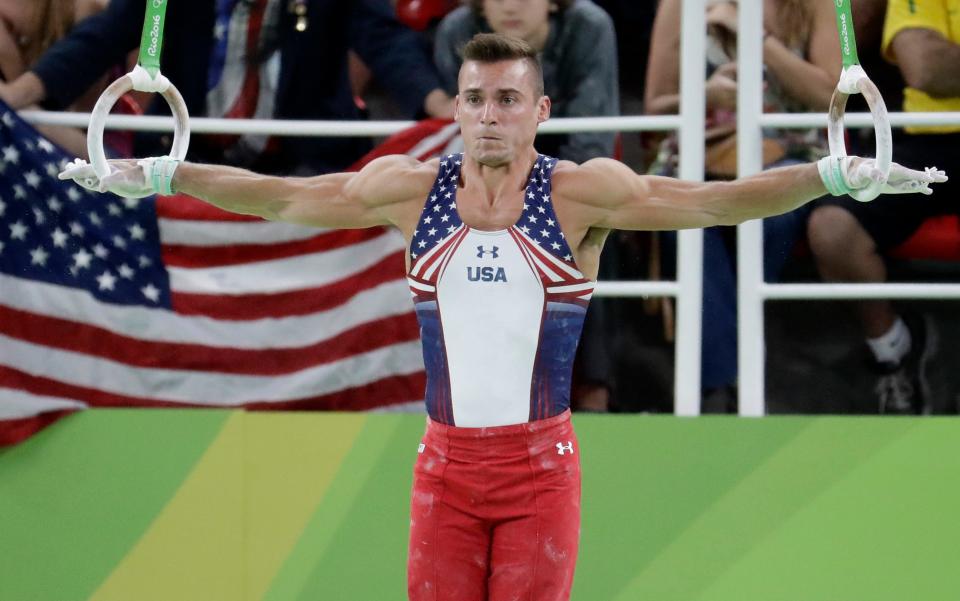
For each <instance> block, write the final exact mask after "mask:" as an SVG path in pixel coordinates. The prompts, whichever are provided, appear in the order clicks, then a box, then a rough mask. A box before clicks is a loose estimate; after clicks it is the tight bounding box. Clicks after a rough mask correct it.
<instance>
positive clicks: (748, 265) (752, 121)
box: [737, 0, 766, 416]
mask: <svg viewBox="0 0 960 601" xmlns="http://www.w3.org/2000/svg"><path fill="white" fill-rule="evenodd" d="M738 15H739V16H738V25H737V30H738V31H739V32H740V33H739V35H738V36H737V61H738V65H737V81H738V82H739V86H738V88H737V165H738V175H739V176H740V177H743V176H746V175H751V174H754V173H758V172H759V171H760V170H761V169H763V154H762V144H763V140H762V136H763V131H762V130H761V129H760V119H759V117H760V114H761V113H763V0H741V1H740V10H739V11H738ZM762 285H763V221H762V220H760V219H755V220H753V221H748V222H747V223H744V224H741V225H740V226H739V227H738V228H737V298H738V303H737V339H738V348H737V359H738V361H737V363H738V366H739V398H738V406H739V413H740V415H744V416H761V415H763V414H764V413H765V405H766V403H765V393H764V369H765V366H766V353H765V349H764V319H763V295H762V292H761V286H762Z"/></svg>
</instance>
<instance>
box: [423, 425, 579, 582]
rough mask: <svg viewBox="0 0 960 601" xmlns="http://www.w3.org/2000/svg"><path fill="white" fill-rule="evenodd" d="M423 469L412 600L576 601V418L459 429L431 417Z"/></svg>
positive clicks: (577, 458)
mask: <svg viewBox="0 0 960 601" xmlns="http://www.w3.org/2000/svg"><path fill="white" fill-rule="evenodd" d="M419 451H420V453H419V455H418V456H417V463H416V466H415V467H414V478H413V498H412V500H411V507H410V550H409V556H408V563H407V586H408V593H409V596H410V600H411V601H508V600H510V601H513V600H518V601H561V600H566V599H569V598H570V587H571V585H572V584H573V569H574V565H575V564H576V561H577V545H578V543H579V540H580V460H579V447H578V445H577V438H576V436H575V435H574V433H573V426H572V424H571V423H570V412H569V411H567V412H564V413H562V414H560V415H558V416H556V417H551V418H548V419H544V420H539V421H536V422H530V423H526V424H517V425H512V426H498V427H491V428H459V427H454V426H446V425H443V424H439V423H437V422H434V421H431V420H429V419H428V420H427V431H426V434H425V435H424V438H423V442H422V444H421V446H420V449H419Z"/></svg>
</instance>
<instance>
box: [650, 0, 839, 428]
mask: <svg viewBox="0 0 960 601" xmlns="http://www.w3.org/2000/svg"><path fill="white" fill-rule="evenodd" d="M680 13H681V1H680V0H663V1H662V2H661V3H660V7H659V10H658V12H657V17H656V20H655V22H654V29H653V36H652V42H651V49H650V62H649V65H648V67H647V86H646V99H645V103H644V104H645V109H646V112H647V113H650V114H676V113H677V111H678V109H679V106H680V65H679V57H680V44H681V39H680ZM707 25H708V44H707V46H708V52H707V61H708V63H709V64H708V73H707V75H708V78H707V81H706V104H707V132H706V144H707V148H706V174H705V175H706V177H707V178H710V179H726V178H733V177H735V176H736V171H737V163H736V154H737V142H736V108H737V107H736V103H737V67H736V62H735V61H736V36H737V3H736V2H732V1H723V0H713V1H708V3H707ZM763 35H764V38H763V64H764V86H765V87H764V110H766V111H767V112H790V111H821V112H822V111H826V110H827V108H828V106H829V104H830V97H831V95H832V93H833V89H834V87H835V84H836V81H837V79H838V78H839V75H840V68H841V61H840V48H839V40H838V37H837V31H836V17H835V13H834V10H833V6H832V4H831V3H830V2H817V1H814V0H781V1H779V2H775V1H774V0H765V2H764V34H763ZM826 153H827V151H826V149H825V144H823V141H822V139H821V135H820V134H818V133H817V132H807V133H802V132H795V131H766V132H764V140H763V165H764V168H771V167H778V166H782V165H787V164H791V163H796V162H805V161H809V160H814V159H816V158H818V157H819V156H822V155H824V154H826ZM676 161H677V143H676V136H670V137H668V138H667V139H666V140H664V143H663V144H662V145H661V149H660V152H659V154H658V159H657V161H656V162H655V164H654V166H653V167H652V169H651V170H652V172H654V173H660V174H669V175H673V174H675V173H676ZM808 211H809V210H808V209H798V210H796V211H793V212H791V213H787V214H784V215H779V216H777V217H772V218H768V219H765V220H764V272H765V277H766V278H767V279H775V278H776V277H777V276H778V275H779V273H780V270H781V269H782V267H783V265H784V263H785V262H786V259H787V258H788V257H789V254H790V252H791V249H792V248H793V246H794V243H795V241H796V240H797V236H798V235H799V234H800V233H801V232H802V229H803V226H804V224H805V222H806V217H807V215H808ZM734 233H735V230H734V229H733V228H723V227H714V228H708V229H706V230H704V267H703V268H704V281H703V345H702V357H701V363H702V369H703V372H702V386H703V403H702V410H703V411H704V412H724V411H732V410H734V408H735V401H736V394H735V386H736V380H737V302H736V262H735V258H734V257H735V244H734V242H733V240H732V237H733V234H734Z"/></svg>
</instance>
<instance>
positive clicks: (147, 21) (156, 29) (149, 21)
mask: <svg viewBox="0 0 960 601" xmlns="http://www.w3.org/2000/svg"><path fill="white" fill-rule="evenodd" d="M146 1H147V10H146V12H145V14H144V16H143V36H142V37H141V39H140V57H139V59H138V60H137V64H139V65H140V66H141V67H143V68H144V69H146V70H147V73H149V74H150V77H152V78H156V77H157V74H158V73H160V52H161V51H162V50H163V21H164V17H165V16H166V13H167V0H146Z"/></svg>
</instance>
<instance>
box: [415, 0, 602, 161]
mask: <svg viewBox="0 0 960 601" xmlns="http://www.w3.org/2000/svg"><path fill="white" fill-rule="evenodd" d="M491 31H493V32H496V33H500V34H503V35H509V36H514V37H518V38H521V39H523V40H524V41H526V42H528V43H529V44H530V45H532V46H533V47H534V48H536V49H537V50H539V51H540V52H541V54H540V59H541V62H542V63H543V79H544V85H545V89H544V93H545V94H546V95H547V96H549V97H550V100H551V101H552V103H553V106H552V108H551V110H550V114H551V116H552V117H599V116H612V115H618V114H619V113H620V103H619V97H620V91H619V86H618V82H617V47H616V35H615V33H614V29H613V21H611V19H610V17H609V16H608V15H607V14H606V13H605V12H603V10H602V9H601V8H599V7H598V6H596V5H595V4H593V3H592V2H590V0H470V1H469V2H467V6H462V7H460V8H458V9H457V10H455V11H453V12H451V13H450V14H448V15H447V16H446V17H444V19H443V21H441V22H440V27H439V28H438V29H437V35H436V39H435V44H434V61H435V62H436V64H437V68H438V69H439V71H440V79H441V82H442V83H443V88H444V89H445V90H446V91H447V92H448V93H449V94H456V92H457V75H458V74H459V72H460V65H461V63H462V62H463V60H462V58H461V57H460V49H461V48H462V47H463V45H464V44H466V43H467V42H468V41H469V40H470V38H472V37H473V36H474V35H475V34H477V33H489V32H491ZM614 138H615V135H614V134H613V133H607V132H602V133H593V132H589V133H577V134H569V135H564V136H558V135H551V136H544V135H541V136H538V139H537V150H539V151H540V152H542V153H544V154H548V155H550V156H555V157H558V158H561V159H566V160H569V161H574V162H577V163H582V162H584V161H587V160H589V159H593V158H596V157H601V156H607V157H610V156H613V152H614Z"/></svg>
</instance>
